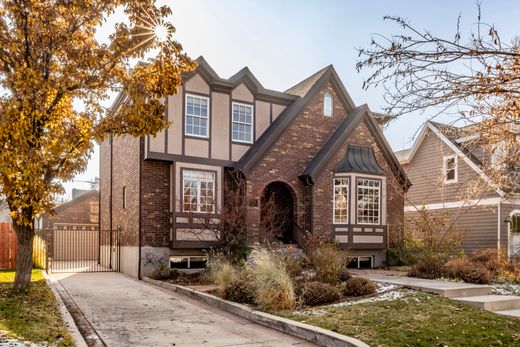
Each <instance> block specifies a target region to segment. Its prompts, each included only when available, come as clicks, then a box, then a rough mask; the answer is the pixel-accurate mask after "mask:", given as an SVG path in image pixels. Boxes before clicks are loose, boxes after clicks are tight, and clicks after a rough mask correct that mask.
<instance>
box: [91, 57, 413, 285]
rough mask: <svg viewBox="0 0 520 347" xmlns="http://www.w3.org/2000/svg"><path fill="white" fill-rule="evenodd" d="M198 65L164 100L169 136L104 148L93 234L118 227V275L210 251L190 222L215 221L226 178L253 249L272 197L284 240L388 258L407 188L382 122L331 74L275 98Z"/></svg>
mask: <svg viewBox="0 0 520 347" xmlns="http://www.w3.org/2000/svg"><path fill="white" fill-rule="evenodd" d="M198 62H199V67H198V69H197V70H196V71H194V72H192V73H189V74H186V75H185V76H184V83H183V85H182V87H181V88H180V91H179V93H178V94H177V95H173V96H170V97H168V98H167V99H166V100H165V104H166V109H167V112H166V117H167V119H168V120H169V121H171V122H172V125H171V126H170V127H169V128H168V129H166V130H164V131H163V132H161V133H159V134H157V135H156V136H155V137H153V136H147V137H145V138H141V139H134V138H130V137H117V138H112V139H109V140H107V141H105V142H104V143H103V144H102V145H101V172H100V175H101V184H100V189H101V208H100V210H101V228H102V229H103V228H117V227H121V228H122V230H123V234H124V235H125V236H124V238H123V239H124V240H125V241H124V242H123V244H122V246H123V247H122V249H121V257H122V259H121V263H122V269H121V270H122V271H124V272H126V273H129V274H131V275H134V276H140V275H142V274H143V273H146V272H147V271H149V269H148V268H146V267H144V266H143V264H144V261H143V260H144V259H145V258H146V257H147V256H149V255H150V254H153V255H155V256H162V257H172V256H177V257H183V256H197V255H200V254H202V252H203V250H204V249H208V248H209V247H217V246H218V245H219V240H218V239H216V238H215V237H214V235H213V234H212V233H211V232H209V231H208V230H204V226H202V225H200V224H197V222H196V221H195V220H194V218H193V215H194V214H201V215H208V216H209V217H214V218H219V214H218V211H219V210H221V209H222V207H223V206H224V205H225V204H226V199H225V194H226V189H227V187H229V186H230V185H229V184H228V182H227V181H228V180H230V179H231V178H235V179H236V178H237V177H240V178H241V179H243V180H244V182H245V185H246V189H245V194H244V199H245V201H246V202H247V209H246V211H244V213H245V214H246V215H245V216H244V217H245V219H246V221H247V226H248V234H249V235H248V236H249V240H251V242H254V241H255V239H256V238H257V237H258V236H259V235H258V232H259V230H260V229H259V225H260V222H261V218H262V217H261V216H262V211H263V210H262V209H263V208H264V205H265V202H264V201H265V197H266V196H267V195H268V194H272V195H269V196H272V197H274V201H275V202H276V203H277V204H278V203H279V204H282V203H283V204H284V206H283V207H284V209H283V210H284V211H287V212H284V213H286V215H284V218H285V219H284V224H283V225H284V230H283V235H280V238H279V240H280V241H281V242H284V243H287V242H288V243H298V242H300V241H301V239H302V237H303V234H304V233H314V234H318V235H322V236H324V237H327V238H329V239H331V240H336V241H337V242H338V243H339V244H340V245H341V246H342V247H344V248H348V249H349V251H350V252H351V254H352V255H353V256H362V257H368V258H369V259H370V262H371V264H372V265H381V264H382V263H384V261H385V259H386V255H385V250H386V247H387V246H388V244H389V242H391V241H392V236H391V235H392V230H393V228H396V227H399V226H400V224H401V223H402V220H403V205H404V200H403V195H404V193H405V191H406V190H407V189H408V188H409V186H410V183H409V181H408V179H407V177H406V175H405V174H404V171H403V170H402V168H401V167H400V165H399V162H398V161H397V159H396V158H395V156H394V154H393V152H392V151H391V149H390V147H389V145H388V143H387V142H386V140H385V138H384V136H383V134H382V131H381V126H380V124H378V116H377V115H375V114H373V113H372V112H370V110H369V109H368V107H367V106H366V105H363V106H358V107H356V106H355V104H354V103H353V101H352V99H351V98H350V96H349V95H348V92H347V91H346V90H345V87H344V86H343V84H342V82H341V80H340V79H339V77H338V75H337V73H336V72H335V70H334V68H333V67H332V66H328V67H326V68H324V69H322V70H320V71H318V72H317V73H316V74H314V75H312V76H310V77H309V78H307V79H305V80H303V81H302V82H300V83H298V84H297V85H295V86H294V87H292V88H290V89H288V90H287V91H285V92H277V91H272V90H268V89H265V88H264V87H263V86H262V85H261V84H260V83H259V82H258V81H257V80H256V78H255V77H254V76H253V75H252V73H251V72H250V71H249V70H248V69H247V68H244V69H242V70H240V71H239V72H238V73H237V74H235V75H234V76H232V77H230V78H229V79H223V78H221V77H219V76H218V75H217V74H216V73H215V72H214V71H213V69H211V67H210V66H209V65H208V64H207V63H206V61H205V60H204V59H203V58H199V59H198ZM123 99H124V98H123V97H119V98H118V100H116V102H115V104H114V106H113V109H114V110H115V111H117V107H118V104H119V103H120V102H122V101H123ZM280 206H281V205H280ZM193 230H197V233H195V234H194V233H192V231H193ZM193 235H196V237H194V236H193Z"/></svg>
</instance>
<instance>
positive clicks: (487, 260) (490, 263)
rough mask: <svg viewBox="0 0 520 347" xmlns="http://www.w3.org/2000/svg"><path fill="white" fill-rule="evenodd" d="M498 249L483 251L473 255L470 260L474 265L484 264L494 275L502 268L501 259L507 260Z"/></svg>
mask: <svg viewBox="0 0 520 347" xmlns="http://www.w3.org/2000/svg"><path fill="white" fill-rule="evenodd" d="M503 256H504V255H503V254H500V253H499V252H498V250H497V249H496V248H486V249H481V250H479V251H477V252H475V253H473V254H472V255H471V256H470V258H469V260H470V261H471V262H472V263H478V264H482V265H483V266H485V267H486V269H488V270H489V271H491V272H492V273H497V272H498V271H499V270H500V267H501V266H502V264H501V261H500V259H505V258H504V257H503Z"/></svg>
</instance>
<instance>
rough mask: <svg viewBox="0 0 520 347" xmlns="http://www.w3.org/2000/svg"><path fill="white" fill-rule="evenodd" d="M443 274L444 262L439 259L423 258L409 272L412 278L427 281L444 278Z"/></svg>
mask: <svg viewBox="0 0 520 347" xmlns="http://www.w3.org/2000/svg"><path fill="white" fill-rule="evenodd" d="M443 274H444V262H443V261H442V260H441V259H439V258H438V257H426V258H422V259H420V260H419V261H418V262H417V263H415V264H414V265H413V266H412V268H411V269H410V271H408V276H410V277H418V278H427V279H435V278H439V277H442V276H443Z"/></svg>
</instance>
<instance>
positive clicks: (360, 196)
mask: <svg viewBox="0 0 520 347" xmlns="http://www.w3.org/2000/svg"><path fill="white" fill-rule="evenodd" d="M380 201H381V181H379V180H373V179H365V178H360V179H358V180H357V223H358V224H379V220H380V213H381V212H380V211H381V204H380Z"/></svg>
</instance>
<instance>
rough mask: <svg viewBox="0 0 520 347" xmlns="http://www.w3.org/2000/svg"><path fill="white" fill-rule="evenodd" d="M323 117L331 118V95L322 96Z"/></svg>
mask: <svg viewBox="0 0 520 347" xmlns="http://www.w3.org/2000/svg"><path fill="white" fill-rule="evenodd" d="M323 115H324V116H327V117H330V116H332V95H331V94H330V93H325V94H324V95H323Z"/></svg>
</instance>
